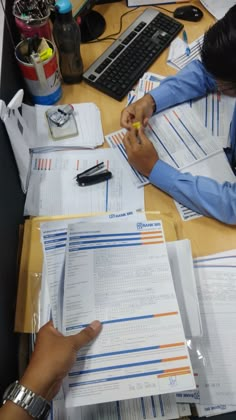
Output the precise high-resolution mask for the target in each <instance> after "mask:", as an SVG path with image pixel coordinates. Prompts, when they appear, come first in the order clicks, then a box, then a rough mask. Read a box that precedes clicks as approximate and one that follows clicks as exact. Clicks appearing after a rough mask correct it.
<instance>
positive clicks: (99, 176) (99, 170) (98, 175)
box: [76, 162, 112, 187]
mask: <svg viewBox="0 0 236 420" xmlns="http://www.w3.org/2000/svg"><path fill="white" fill-rule="evenodd" d="M103 168H104V162H101V163H99V164H98V165H95V166H92V168H89V169H87V170H86V171H84V172H82V173H81V174H79V175H77V176H76V181H77V182H78V184H79V186H80V187H85V186H87V185H93V184H98V183H99V182H103V181H107V180H108V179H110V178H111V177H112V173H111V172H110V171H108V169H103Z"/></svg>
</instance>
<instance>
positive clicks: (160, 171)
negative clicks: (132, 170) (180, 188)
mask: <svg viewBox="0 0 236 420" xmlns="http://www.w3.org/2000/svg"><path fill="white" fill-rule="evenodd" d="M178 175H179V171H178V169H175V168H173V167H172V166H170V165H168V163H165V162H163V161H162V160H160V159H159V160H158V161H157V162H156V164H155V165H154V166H153V168H152V171H151V173H150V175H149V181H150V182H151V183H152V184H153V185H155V186H156V187H158V188H160V189H161V190H162V191H165V192H167V193H170V191H171V190H172V189H173V186H174V182H175V180H176V178H177V176H178Z"/></svg>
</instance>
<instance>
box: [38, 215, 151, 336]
mask: <svg viewBox="0 0 236 420" xmlns="http://www.w3.org/2000/svg"><path fill="white" fill-rule="evenodd" d="M129 218H134V219H135V220H139V219H140V220H141V219H143V214H142V213H138V212H134V211H128V212H122V213H111V214H106V215H104V216H94V217H89V218H79V219H75V218H73V219H65V220H60V221H58V220H53V221H50V222H43V223H41V224H40V232H41V242H42V246H43V254H44V265H45V272H44V277H46V279H45V281H46V282H47V285H48V288H49V295H50V303H51V308H52V319H53V322H54V325H55V327H56V328H58V329H59V330H60V331H61V330H62V312H63V293H64V292H63V289H64V265H65V250H66V242H67V230H68V225H70V224H72V223H73V224H74V223H76V222H81V223H82V222H88V223H96V222H101V221H105V222H106V221H107V222H111V223H112V222H116V221H117V222H119V221H120V220H127V219H129ZM45 303H46V302H45Z"/></svg>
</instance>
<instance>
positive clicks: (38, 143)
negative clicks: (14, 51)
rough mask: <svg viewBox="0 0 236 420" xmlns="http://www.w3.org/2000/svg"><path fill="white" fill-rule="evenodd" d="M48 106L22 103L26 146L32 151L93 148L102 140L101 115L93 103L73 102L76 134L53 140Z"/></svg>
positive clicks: (100, 143)
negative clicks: (47, 116)
mask: <svg viewBox="0 0 236 420" xmlns="http://www.w3.org/2000/svg"><path fill="white" fill-rule="evenodd" d="M49 108H50V107H49V106H44V105H35V106H34V107H31V106H29V105H25V104H22V116H23V118H24V119H25V121H26V123H27V125H28V127H29V130H30V133H31V134H32V135H31V136H30V142H29V144H28V147H29V148H30V150H32V151H33V152H43V151H52V150H54V151H55V150H65V149H68V148H70V149H94V148H95V147H98V146H101V145H102V144H103V142H104V136H103V131H102V123H101V115H100V111H99V109H98V107H97V106H96V105H95V104H93V103H83V104H73V108H74V117H75V120H76V123H77V127H78V135H77V136H75V137H69V138H66V139H60V140H54V139H53V138H52V136H51V134H50V131H49V127H48V123H47V119H46V114H45V113H46V111H47V110H48V109H49Z"/></svg>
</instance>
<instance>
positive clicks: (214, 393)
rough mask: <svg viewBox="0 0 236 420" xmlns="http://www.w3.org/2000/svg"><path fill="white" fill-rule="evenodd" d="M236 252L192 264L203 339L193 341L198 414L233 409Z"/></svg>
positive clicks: (235, 397) (235, 385) (235, 387)
mask: <svg viewBox="0 0 236 420" xmlns="http://www.w3.org/2000/svg"><path fill="white" fill-rule="evenodd" d="M235 267H236V250H231V251H227V252H222V253H219V254H215V255H209V256H206V257H202V258H198V259H196V260H195V261H194V271H195V276H196V282H197V289H198V298H199V304H200V311H201V317H202V322H203V337H202V338H201V339H196V340H195V345H194V346H193V348H195V351H196V353H195V358H192V360H193V363H194V366H196V367H197V369H198V373H199V379H198V382H199V392H200V401H199V402H200V404H201V407H198V412H199V413H200V415H213V414H221V413H224V412H229V411H235V410H236V375H235V373H236V363H235V357H234V353H235V337H236V334H235V333H236V330H235V326H236V317H235V307H236V293H235V290H236V273H235Z"/></svg>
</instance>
